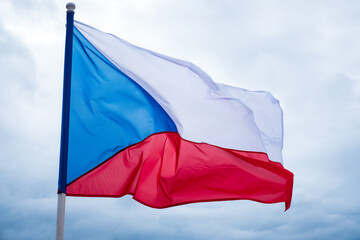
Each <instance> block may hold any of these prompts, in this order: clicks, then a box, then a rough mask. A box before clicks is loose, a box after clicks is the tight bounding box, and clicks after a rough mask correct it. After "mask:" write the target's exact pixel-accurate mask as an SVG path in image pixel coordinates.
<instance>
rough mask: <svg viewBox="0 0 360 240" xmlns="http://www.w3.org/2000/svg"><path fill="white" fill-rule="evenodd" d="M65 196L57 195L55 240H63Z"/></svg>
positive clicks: (63, 194)
mask: <svg viewBox="0 0 360 240" xmlns="http://www.w3.org/2000/svg"><path fill="white" fill-rule="evenodd" d="M65 202H66V194H65V193H59V194H58V201H57V220H56V240H64V229H65V228H64V227H65Z"/></svg>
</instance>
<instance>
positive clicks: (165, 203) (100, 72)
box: [59, 21, 293, 209]
mask: <svg viewBox="0 0 360 240" xmlns="http://www.w3.org/2000/svg"><path fill="white" fill-rule="evenodd" d="M72 37H73V40H72V44H73V46H72V65H71V84H70V107H69V120H68V138H67V139H68V146H67V152H66V153H65V155H64V154H63V156H62V158H63V161H66V164H65V165H66V168H65V170H64V169H62V170H60V177H59V192H62V193H66V195H68V196H93V197H121V196H124V195H126V194H131V195H133V198H134V199H136V200H137V201H139V202H141V203H143V204H145V205H147V206H150V207H154V208H165V207H170V206H176V205H181V204H186V203H194V202H204V201H220V200H237V199H248V200H254V201H258V202H262V203H276V202H285V205H286V209H288V208H289V207H290V202H291V195H292V187H293V174H292V173H291V172H289V171H288V170H286V169H285V168H284V167H283V165H282V164H283V163H282V155H281V150H282V145H283V124H282V110H281V108H280V106H279V102H278V101H277V100H276V99H275V98H274V97H273V96H272V95H271V94H270V93H268V92H262V91H257V92H252V91H248V90H244V89H241V88H236V87H231V86H227V85H224V84H218V83H215V82H214V81H213V80H212V79H211V78H210V77H209V76H208V75H207V74H206V73H205V72H204V71H202V70H201V69H200V68H198V67H197V66H195V65H194V64H192V63H190V62H186V61H182V60H179V59H175V58H171V57H168V56H164V55H162V54H159V53H156V52H153V51H149V50H146V49H143V48H140V47H137V46H134V45H132V44H130V43H128V42H126V41H124V40H122V39H120V38H118V37H116V36H114V35H111V34H107V33H104V32H101V31H99V30H97V29H95V28H93V27H90V26H87V25H85V24H83V23H80V22H77V21H75V22H74V28H73V35H72ZM64 159H65V160H64ZM60 179H62V180H61V181H60ZM64 182H65V183H64Z"/></svg>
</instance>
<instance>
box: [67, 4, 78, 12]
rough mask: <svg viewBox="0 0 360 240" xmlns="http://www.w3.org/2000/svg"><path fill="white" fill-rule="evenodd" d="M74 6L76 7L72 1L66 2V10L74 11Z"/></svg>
mask: <svg viewBox="0 0 360 240" xmlns="http://www.w3.org/2000/svg"><path fill="white" fill-rule="evenodd" d="M75 8H76V5H75V3H73V2H68V3H67V4H66V9H67V12H74V10H75Z"/></svg>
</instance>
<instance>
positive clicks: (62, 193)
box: [56, 2, 75, 240]
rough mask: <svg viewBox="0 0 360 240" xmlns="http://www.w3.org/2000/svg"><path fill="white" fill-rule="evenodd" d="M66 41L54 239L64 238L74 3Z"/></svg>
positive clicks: (69, 11) (69, 8) (70, 7)
mask: <svg viewBox="0 0 360 240" xmlns="http://www.w3.org/2000/svg"><path fill="white" fill-rule="evenodd" d="M66 9H67V11H66V42H65V62H64V86H63V111H62V120H61V121H62V122H61V145H60V167H59V192H58V202H57V220H56V240H64V229H65V202H66V201H65V200H66V175H67V156H68V140H69V108H70V86H71V63H72V45H73V44H72V41H73V26H74V10H75V4H74V3H72V2H69V3H68V4H66Z"/></svg>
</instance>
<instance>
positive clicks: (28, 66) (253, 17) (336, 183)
mask: <svg viewBox="0 0 360 240" xmlns="http://www.w3.org/2000/svg"><path fill="white" fill-rule="evenodd" d="M65 4H66V1H62V0H61V1H59V0H57V1H55V0H46V1H45V0H42V1H41V0H13V1H11V0H1V1H0V9H1V14H0V183H1V186H2V188H1V191H0V239H1V240H3V239H6V240H7V239H28V240H31V239H37V240H39V239H40V240H41V239H54V238H55V224H56V204H57V202H56V201H57V195H56V191H57V180H58V161H59V142H60V120H61V98H62V96H61V95H62V78H63V59H64V45H65V17H66V13H65V11H66V9H65ZM76 5H77V9H76V13H75V19H77V20H78V21H81V22H84V23H86V24H89V25H91V26H94V27H96V28H99V29H101V30H103V31H106V32H111V33H113V34H115V35H117V36H119V37H121V38H123V39H125V40H127V41H129V42H131V43H133V44H136V45H139V46H141V47H144V48H148V49H151V50H154V51H157V52H160V53H163V54H165V55H169V56H172V57H175V58H180V59H183V60H188V61H191V62H193V63H195V64H196V65H198V66H200V67H201V68H202V69H203V70H205V71H206V72H207V73H208V74H209V75H210V76H212V78H213V79H214V81H216V82H222V83H226V84H230V85H235V86H238V87H242V88H246V89H249V90H266V91H270V92H271V93H272V94H273V95H274V96H275V97H276V98H277V99H279V100H280V103H281V106H282V108H283V110H284V127H285V141H284V150H283V155H284V165H285V167H286V168H287V169H289V170H290V171H292V172H293V173H294V175H295V182H294V192H293V201H292V206H291V208H290V209H289V210H288V211H287V212H284V204H283V203H279V204H261V203H257V202H252V201H228V202H212V203H198V204H190V205H185V206H178V207H173V208H169V209H163V210H158V209H152V208H149V207H145V206H143V205H141V204H140V203H138V202H136V201H134V200H133V199H132V198H131V197H129V196H127V197H123V198H115V199H110V198H74V197H68V198H67V203H66V204H67V205H66V225H65V238H66V239H174V240H175V239H196V240H201V239H261V240H264V239H280V240H281V239H284V240H292V239H299V240H306V239H326V240H331V239H336V240H338V239H354V240H355V239H360V183H359V182H360V44H359V39H360V2H359V1H357V0H353V1H351V0H349V1H341V0H338V1H332V0H323V1H316V0H312V1H310V0H308V1H306V0H304V1H285V0H283V1H271V0H263V1H241V0H239V1H236V0H233V1H230V0H220V1H219V0H181V1H175V0H173V1H169V0H127V1H125V0H101V1H100V0H97V1H95V0H78V1H76Z"/></svg>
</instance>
